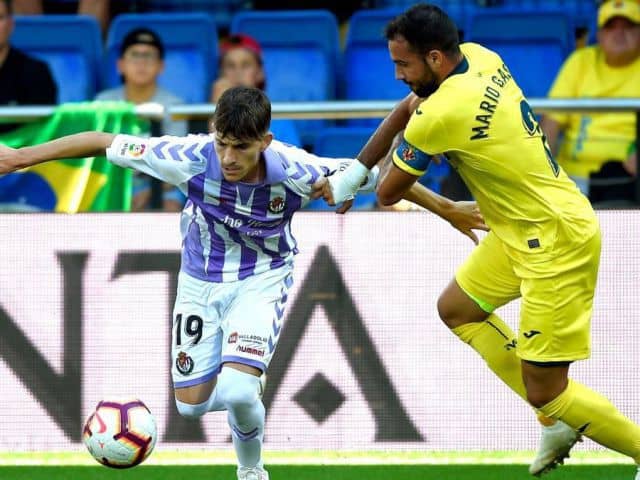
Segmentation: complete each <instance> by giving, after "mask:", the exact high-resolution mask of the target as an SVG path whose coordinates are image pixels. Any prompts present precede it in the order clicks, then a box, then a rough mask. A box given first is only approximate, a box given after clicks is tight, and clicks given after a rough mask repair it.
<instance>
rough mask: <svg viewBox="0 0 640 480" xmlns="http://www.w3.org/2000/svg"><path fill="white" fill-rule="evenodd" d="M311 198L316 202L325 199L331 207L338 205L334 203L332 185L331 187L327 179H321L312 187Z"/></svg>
mask: <svg viewBox="0 0 640 480" xmlns="http://www.w3.org/2000/svg"><path fill="white" fill-rule="evenodd" d="M311 198H313V199H314V200H315V199H317V198H324V201H325V202H327V203H328V204H329V205H335V204H336V203H335V202H334V201H333V192H332V191H331V185H329V180H327V177H324V176H323V177H320V178H319V179H318V180H316V182H315V183H314V184H313V185H312V186H311Z"/></svg>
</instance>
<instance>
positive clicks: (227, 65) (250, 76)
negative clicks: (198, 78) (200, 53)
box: [210, 34, 301, 146]
mask: <svg viewBox="0 0 640 480" xmlns="http://www.w3.org/2000/svg"><path fill="white" fill-rule="evenodd" d="M218 72H219V75H220V76H219V77H218V79H217V80H216V81H215V82H213V85H212V86H211V97H210V98H211V102H212V103H216V102H217V101H218V99H219V98H220V96H221V95H222V94H223V93H224V92H225V91H226V90H227V89H229V88H231V87H241V86H242V87H255V88H259V89H260V90H263V91H264V90H265V89H266V75H265V71H264V63H263V60H262V48H261V47H260V44H259V43H258V42H257V41H256V40H255V39H254V38H252V37H250V36H249V35H243V34H235V35H231V36H229V37H227V38H225V39H223V40H222V42H220V64H219V66H218ZM271 131H272V132H273V134H274V136H275V137H276V138H277V139H278V140H280V141H283V142H286V143H290V144H292V145H298V146H299V145H300V143H301V142H300V136H299V135H298V132H297V130H296V126H295V124H294V122H293V120H290V119H274V120H272V121H271Z"/></svg>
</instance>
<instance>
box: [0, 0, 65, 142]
mask: <svg viewBox="0 0 640 480" xmlns="http://www.w3.org/2000/svg"><path fill="white" fill-rule="evenodd" d="M11 7H12V5H11V2H10V0H0V105H55V104H56V99H57V96H58V87H57V85H56V83H55V81H54V80H53V76H52V75H51V71H50V70H49V67H48V66H47V64H46V63H44V62H42V61H40V60H36V59H35V58H32V57H30V56H28V55H26V54H25V53H23V52H21V51H20V50H17V49H16V48H14V47H12V46H11V44H10V42H9V37H11V33H12V32H13V16H12V8H11ZM16 126H17V125H16V124H7V123H4V124H1V123H0V133H1V132H6V131H9V130H12V129H14V128H15V127H16Z"/></svg>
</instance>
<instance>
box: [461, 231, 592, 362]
mask: <svg viewBox="0 0 640 480" xmlns="http://www.w3.org/2000/svg"><path fill="white" fill-rule="evenodd" d="M520 258H522V256H521V257H520ZM549 258H552V259H551V260H549ZM599 263H600V231H599V230H598V231H597V232H596V233H595V235H593V236H592V237H591V238H589V239H587V240H580V241H573V242H560V241H558V242H557V245H556V246H554V251H552V252H551V255H549V256H547V255H545V260H544V261H542V262H539V261H537V262H530V263H529V264H525V263H523V262H522V261H521V260H520V259H519V260H518V261H516V260H514V258H513V257H512V256H511V257H510V256H509V255H508V254H507V251H506V248H505V246H504V245H503V244H502V242H501V241H500V240H499V239H498V237H496V235H495V234H494V233H493V232H490V233H489V234H488V235H487V236H486V237H485V238H484V239H483V240H482V241H481V242H480V245H478V246H477V247H476V248H475V249H474V250H473V252H472V253H471V255H470V256H469V257H468V258H467V260H466V261H465V262H464V263H463V264H462V265H461V266H460V268H459V269H458V271H457V272H456V281H457V283H458V285H459V286H460V288H462V290H463V291H464V292H465V293H466V294H467V295H469V296H470V297H471V298H472V299H473V300H474V301H475V302H476V303H477V304H478V305H479V306H480V308H482V309H483V310H484V311H486V312H488V313H491V312H493V310H495V309H496V308H498V307H501V306H502V305H505V304H506V303H508V302H510V301H512V300H515V299H516V298H518V297H522V305H521V311H520V325H519V332H518V346H517V349H516V353H517V354H518V356H519V357H520V358H522V359H523V360H530V361H533V362H565V361H573V360H581V359H584V358H588V357H589V352H590V322H591V312H592V309H593V296H594V291H595V287H596V280H597V276H598V266H599Z"/></svg>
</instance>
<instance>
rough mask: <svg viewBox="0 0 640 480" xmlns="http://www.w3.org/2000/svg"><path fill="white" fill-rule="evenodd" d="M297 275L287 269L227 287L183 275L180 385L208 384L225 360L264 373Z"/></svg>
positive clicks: (178, 318)
mask: <svg viewBox="0 0 640 480" xmlns="http://www.w3.org/2000/svg"><path fill="white" fill-rule="evenodd" d="M291 271H292V267H291V266H289V265H285V266H283V267H280V268H278V269H275V270H269V271H267V272H263V273H259V274H257V275H252V276H250V277H248V278H245V279H243V280H238V281H236V282H227V283H213V282H205V281H203V280H199V279H197V278H194V277H192V276H190V275H188V274H186V273H184V272H180V275H179V276H178V293H177V296H176V303H175V307H174V309H173V328H172V332H171V337H172V338H171V359H172V365H171V375H172V377H173V383H174V387H175V388H184V387H190V386H193V385H198V384H200V383H204V382H207V381H209V380H211V379H212V378H214V377H215V376H216V375H217V374H218V373H219V372H220V369H221V368H222V364H223V363H225V362H236V363H243V364H245V365H250V366H252V367H256V368H258V369H260V370H262V371H263V372H264V371H265V370H266V369H267V367H268V366H269V362H270V361H271V357H272V356H273V353H274V351H275V349H276V345H277V343H278V338H279V337H280V330H281V328H282V322H283V320H284V304H285V302H286V301H287V294H288V291H289V288H290V287H291V285H292V284H293V277H292V275H291Z"/></svg>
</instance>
